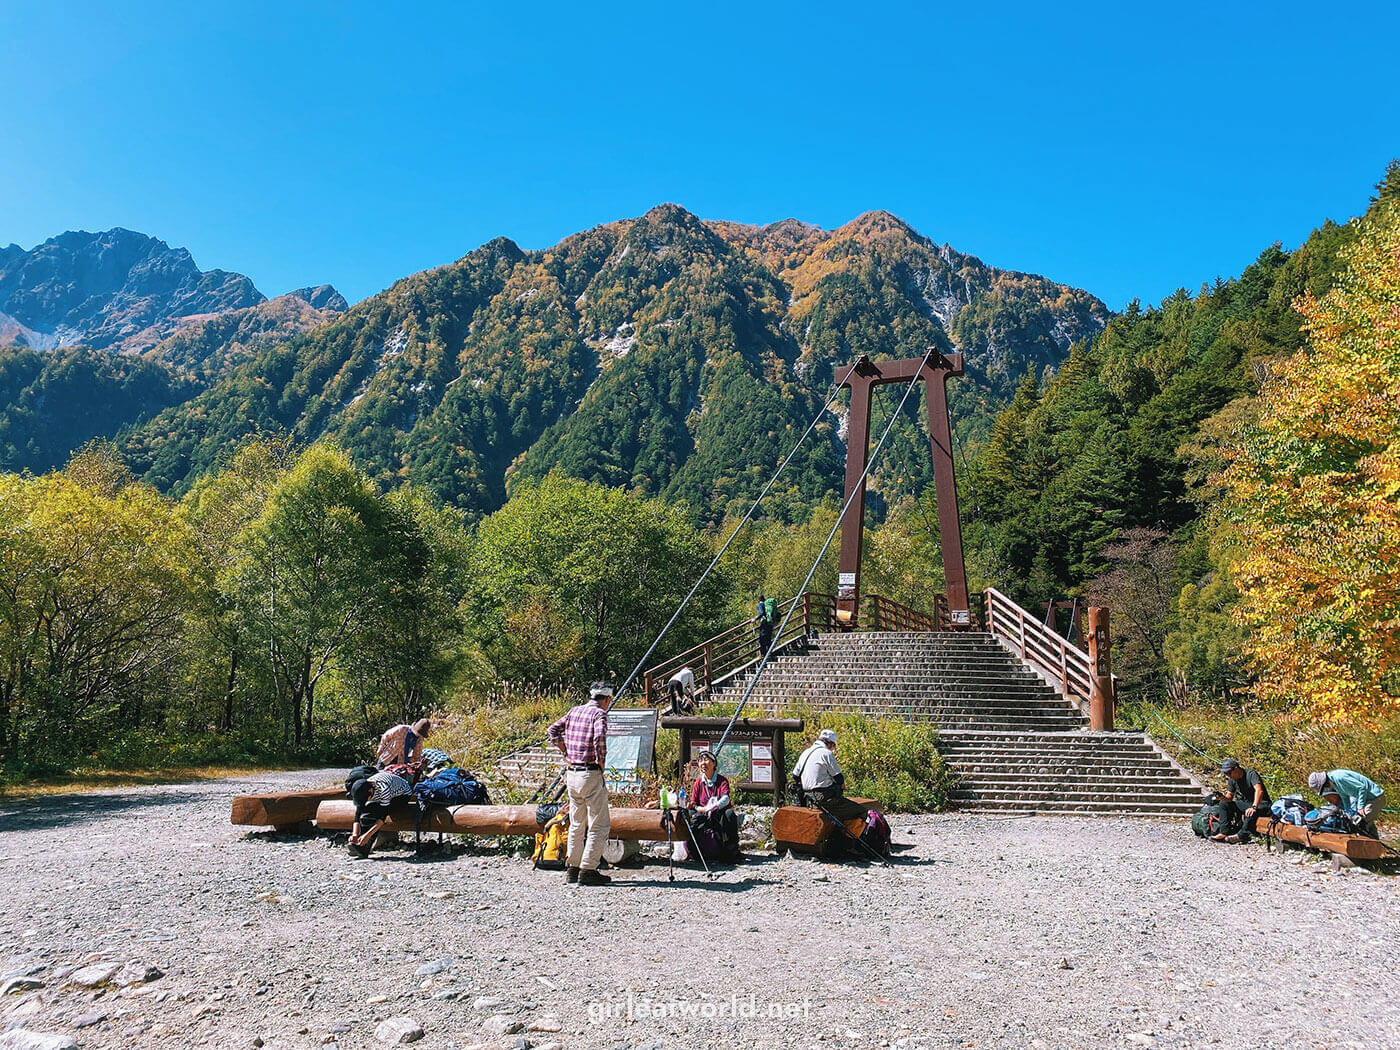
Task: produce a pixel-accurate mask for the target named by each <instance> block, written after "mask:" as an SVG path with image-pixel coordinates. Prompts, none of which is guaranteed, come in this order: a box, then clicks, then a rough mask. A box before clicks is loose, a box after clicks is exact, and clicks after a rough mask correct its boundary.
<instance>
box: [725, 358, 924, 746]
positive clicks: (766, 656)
mask: <svg viewBox="0 0 1400 1050" xmlns="http://www.w3.org/2000/svg"><path fill="white" fill-rule="evenodd" d="M936 352H937V351H936V350H935V349H934V348H932V347H930V348H929V351H928V353H926V354H924V359H923V360H922V361H921V362H919V367H918V368H917V369H915V371H914V378H913V379H911V380H910V381H909V385H908V386H907V387H906V388H905V390H904V396H903V397H901V398H900V399H899V405H898V407H896V408H895V410H894V412H893V413H892V414H891V415H890V421H889V423H888V424H886V426H885V432H884V433H883V434H881V435H880V441H879V443H878V444H877V445H876V446H875V451H873V452H872V453H871V454H870V458H869V460H867V462H866V464H865V470H863V471H862V472H861V475H860V480H859V481H857V482H856V484H855V486H854V487H853V488H852V489H851V494H850V496H848V497H847V498H846V503H845V505H844V506H843V507H842V508H841V513H840V514H838V515H836V523H835V524H834V525H832V526H831V531H830V532H828V533H827V534H826V542H825V543H823V544H822V549H821V550H820V551H818V552H817V557H816V559H815V560H814V561H813V562H812V567H811V568H810V569H808V570H807V578H806V579H805V580H803V581H802V586H801V587H799V588H797V597H796V598H794V599H793V600H792V604H791V605H789V606H788V611H787V615H786V616H784V617H783V622H782V623H781V624H780V625H779V626H778V629H777V630H776V631H775V632H773V638H774V640H777V639H779V638H781V637H782V636H783V632H784V631H785V630H787V625H788V622H789V621H790V620H791V619H792V614H793V613H794V612H796V611H797V604H798V603H799V602H800V601H802V595H803V594H805V593H806V591H807V586H808V585H809V584H810V583H811V582H812V577H813V576H815V575H816V573H817V566H819V565H820V564H821V563H822V559H823V558H824V557H826V552H827V548H829V547H830V546H831V541H832V540H833V539H834V538H835V536H836V530H837V529H839V528H840V527H841V523H842V522H843V521H845V520H846V514H847V513H848V512H849V511H850V509H851V504H852V503H854V502H855V499H856V496H858V495H859V494H860V492H861V487H862V486H863V485H864V484H865V479H866V478H867V477H868V476H869V474H870V469H871V468H872V467H874V466H875V460H877V459H878V458H879V457H880V451H881V449H883V448H884V447H885V441H886V440H887V439H888V438H889V436H890V431H892V430H893V429H894V424H895V421H896V420H898V419H899V414H900V412H902V411H903V410H904V403H905V402H906V401H908V400H909V395H910V394H911V393H913V392H914V388H915V387H916V386H918V385H919V380H920V379H921V378H922V377H923V373H924V367H925V366H926V365H927V364H928V359H929V357H930V356H932V355H933V354H934V353H936ZM848 375H849V373H848ZM847 454H849V449H847ZM773 649H774V647H773V646H769V648H768V651H767V652H766V653H762V654H761V659H760V660H759V662H758V667H757V668H755V669H754V673H753V678H752V679H750V680H749V684H748V688H746V689H745V690H744V695H743V696H742V697H740V699H739V706H738V707H736V708H735V709H734V714H733V715H731V716H730V718H729V724H728V725H727V726H725V727H724V732H723V733H722V734H721V735H720V738H719V743H718V744H716V745H715V746H714V748H713V750H714V753H715V757H716V758H718V757H719V753H720V749H721V748H723V747H724V744H725V741H727V740H728V739H729V733H730V731H731V730H732V729H733V728H734V723H735V722H737V721H738V720H739V715H740V714H742V713H743V710H744V705H745V704H747V703H748V702H749V697H750V696H752V695H753V691H754V688H755V687H756V686H757V685H758V680H759V678H760V677H762V675H763V671H764V669H765V668H766V667H767V666H768V661H769V660H771V659H772V657H773Z"/></svg>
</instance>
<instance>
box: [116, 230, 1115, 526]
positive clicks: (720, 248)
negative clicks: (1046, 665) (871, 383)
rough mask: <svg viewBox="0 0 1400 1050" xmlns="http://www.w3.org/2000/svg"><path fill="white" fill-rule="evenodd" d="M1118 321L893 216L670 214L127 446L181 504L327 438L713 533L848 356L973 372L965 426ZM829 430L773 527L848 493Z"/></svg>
mask: <svg viewBox="0 0 1400 1050" xmlns="http://www.w3.org/2000/svg"><path fill="white" fill-rule="evenodd" d="M1108 316H1109V315H1108V311H1107V310H1106V309H1105V307H1104V306H1103V304H1102V303H1100V302H1099V301H1098V300H1097V299H1095V298H1093V297H1092V296H1091V295H1089V294H1087V293H1085V292H1082V291H1078V290H1075V289H1071V288H1067V287H1064V286H1062V285H1057V284H1054V283H1053V282H1050V281H1048V280H1045V279H1043V278H1039V277H1033V276H1028V275H1025V274H1017V273H1010V272H1006V271H1000V270H996V269H993V268H991V267H988V266H986V265H984V264H983V263H981V262H980V261H978V260H976V259H974V258H972V257H970V256H965V255H962V254H961V253H958V252H956V251H954V250H952V249H950V248H948V247H946V246H945V247H938V246H937V245H935V244H934V243H933V242H931V241H930V240H928V239H927V238H925V237H922V236H921V235H919V234H917V233H916V232H915V231H913V230H911V229H910V228H909V227H908V226H907V225H905V224H904V223H902V222H900V221H899V220H898V219H896V218H894V217H893V216H890V215H888V214H885V213H879V212H875V213H870V214H867V215H863V216H861V217H860V218H858V219H857V220H855V221H854V222H852V223H849V224H847V225H846V226H844V227H842V228H840V229H838V230H835V231H822V230H818V229H816V228H814V227H809V226H805V225H803V224H800V223H797V222H794V221H791V220H789V221H786V222H782V223H777V224H775V225H772V226H768V227H763V228H757V227H747V226H740V225H736V224H732V223H709V222H704V221H702V220H700V219H698V218H696V217H695V216H693V215H691V214H690V213H688V212H686V211H685V210H684V209H682V208H679V207H677V206H675V205H661V206H659V207H657V208H654V209H652V210H651V211H650V212H648V213H647V214H646V215H644V216H642V217H640V218H638V219H635V220H628V221H623V222H616V223H610V224H607V225H604V226H599V227H596V228H594V229H592V230H588V231H586V232H584V233H580V234H577V235H575V236H572V237H569V238H567V239H565V240H564V241H562V242H560V243H559V244H557V245H555V246H554V247H552V248H548V249H545V250H543V251H537V252H526V251H522V250H521V249H519V248H518V247H517V246H516V245H514V244H513V243H511V242H510V241H508V240H505V239H498V240H495V241H492V242H490V243H488V244H486V245H483V246H482V247H481V248H478V249H477V250H475V251H473V252H471V253H469V254H468V255H467V256H465V257H464V258H463V259H461V260H459V261H458V262H456V263H453V264H451V265H449V266H444V267H440V268H438V269H435V270H430V271H426V272H424V273H420V274H415V275H413V276H412V277H409V278H406V279H404V280H402V281H400V282H398V283H397V284H395V285H394V286H393V287H392V288H390V289H388V290H387V291H386V292H384V293H382V294H381V295H378V296H375V297H373V298H372V299H369V300H366V301H365V302H363V303H360V304H359V305H357V306H356V307H354V308H353V309H351V310H349V311H347V312H346V313H345V314H344V315H342V316H341V317H339V318H337V319H335V320H333V321H331V322H330V323H328V324H326V325H324V326H322V327H320V328H318V329H316V330H315V331H314V332H312V333H310V334H306V335H301V336H298V337H295V338H293V339H291V340H289V341H287V342H285V343H282V344H280V345H277V346H273V347H265V348H262V349H259V350H257V351H256V352H255V353H254V354H253V355H252V357H251V358H249V359H248V360H247V361H246V362H244V363H243V364H240V365H236V366H235V367H234V368H233V370H232V371H231V372H230V373H229V374H228V375H226V376H225V377H224V378H223V379H221V380H219V381H218V382H217V383H215V384H214V386H212V387H211V388H210V389H209V390H207V391H205V392H204V393H202V394H201V395H199V396H198V397H196V398H194V399H193V400H191V401H190V402H188V403H187V404H184V405H181V406H179V407H176V408H172V409H169V410H167V411H166V412H164V413H162V414H161V415H159V416H158V417H156V418H155V419H153V420H152V421H150V422H149V423H148V424H146V425H144V426H142V427H140V428H139V429H138V430H136V431H135V432H134V433H132V434H130V435H129V436H128V438H127V439H126V441H125V448H126V450H127V452H128V453H129V455H130V457H131V459H132V461H133V464H134V466H135V468H136V469H137V471H138V473H141V474H143V475H145V476H146V477H148V478H149V479H150V480H152V481H154V482H155V483H156V484H158V485H161V486H164V487H173V488H176V489H181V488H183V487H184V486H186V485H188V484H189V483H190V481H191V480H192V479H193V478H194V477H196V476H198V475H199V474H200V473H202V472H204V471H207V470H208V469H209V468H210V467H211V466H213V465H214V464H215V463H216V462H217V461H218V460H219V458H220V457H221V456H224V455H226V454H227V452H228V451H229V450H230V449H231V448H233V447H235V446H236V445H237V443H238V442H239V441H240V440H241V439H242V438H244V437H246V436H248V435H249V434H251V433H255V432H258V431H267V430H286V431H289V432H290V433H291V434H292V435H293V436H294V438H297V439H300V440H303V441H310V440H314V439H316V438H319V437H322V436H330V437H334V438H336V439H337V440H339V441H340V442H341V443H342V444H343V445H345V447H346V448H347V449H349V450H350V451H351V452H352V454H354V456H355V457H356V460H357V461H358V462H360V463H361V464H363V465H364V466H365V467H366V468H367V469H369V470H371V471H372V472H373V473H374V474H376V475H377V476H379V477H380V478H381V479H383V480H390V479H410V480H414V481H418V482H421V483H424V484H426V485H428V486H430V487H431V488H433V489H434V490H435V491H437V492H438V493H439V494H440V495H442V496H443V497H445V498H447V499H449V500H452V501H454V502H456V503H458V504H459V505H461V506H462V507H464V508H465V509H467V510H469V511H472V512H485V511H489V510H492V509H495V508H496V507H498V506H500V505H501V503H502V502H503V501H504V499H505V497H506V492H507V487H508V484H509V478H525V477H538V476H541V475H543V474H544V473H546V472H548V471H549V470H550V469H552V468H555V467H559V468H562V469H563V470H565V471H566V472H568V473H570V474H573V475H575V476H578V477H582V478H585V479H588V480H597V481H603V482H606V483H609V484H613V485H622V486H625V487H628V488H631V489H634V490H636V491H639V492H643V493H647V494H664V495H667V496H670V497H673V498H680V499H684V500H685V501H687V502H688V503H689V504H690V505H691V506H692V507H693V508H694V509H695V510H696V511H697V513H698V514H699V516H700V517H701V518H702V519H705V520H712V519H714V518H717V517H718V516H720V515H721V514H722V513H723V512H724V509H725V505H726V503H727V502H728V501H729V500H732V499H735V498H739V497H742V496H747V495H749V494H751V493H752V492H753V491H754V488H755V486H754V480H755V479H756V478H757V477H759V476H761V475H763V474H765V473H766V472H768V471H771V469H772V468H773V467H774V466H775V465H776V462H777V460H778V458H779V456H780V455H781V454H782V452H783V451H784V450H785V449H786V447H787V446H788V444H789V443H790V442H791V441H792V440H795V438H796V436H797V434H798V433H800V430H801V428H802V427H803V426H805V425H806V423H807V421H808V420H809V419H810V418H811V415H812V414H813V413H814V412H815V410H816V409H817V407H818V406H819V405H820V404H821V398H822V395H823V394H824V392H825V391H826V390H827V389H828V387H829V384H830V383H831V381H832V376H833V369H834V368H835V367H837V366H838V365H840V364H844V363H846V362H849V361H850V360H852V359H853V358H854V357H856V356H857V355H859V354H862V353H869V354H872V355H875V356H901V357H902V356H917V355H919V354H922V353H923V352H924V350H925V349H926V348H927V347H929V346H931V345H932V346H939V347H942V348H944V349H961V350H964V351H965V353H966V354H967V363H968V369H969V380H968V381H966V382H965V383H964V384H961V386H962V392H961V397H960V399H959V402H958V409H959V411H961V412H962V413H963V415H964V416H970V415H972V414H975V413H978V412H980V411H984V409H983V408H982V407H981V405H979V401H980V402H983V403H985V404H986V405H991V406H996V405H999V404H1003V403H1004V399H1005V398H1006V397H1009V394H1010V392H1011V390H1012V389H1013V388H1014V384H1015V382H1016V380H1017V379H1018V378H1019V376H1020V375H1021V374H1022V373H1024V372H1025V371H1026V370H1027V369H1031V370H1033V371H1035V372H1036V373H1037V374H1039V373H1040V372H1042V371H1043V370H1045V369H1046V368H1053V366H1055V365H1057V364H1058V362H1059V361H1060V360H1061V359H1062V358H1063V357H1064V355H1065V354H1066V353H1067V352H1068V350H1069V347H1070V345H1071V344H1072V343H1073V342H1074V341H1076V340H1081V339H1085V338H1088V337H1091V336H1093V335H1094V334H1096V333H1097V332H1098V331H1099V330H1101V329H1102V327H1103V325H1104V324H1105V323H1106V321H1107V319H1108ZM840 425H841V419H840V416H839V413H838V414H834V415H833V416H831V417H829V420H828V422H827V423H826V424H824V425H823V427H822V428H821V430H820V432H819V434H818V440H816V441H814V442H813V443H812V444H811V445H810V446H809V448H808V449H807V450H806V452H805V454H804V456H803V457H802V459H801V461H800V462H798V463H796V464H794V469H793V472H792V474H791V475H790V481H789V487H788V489H787V491H786V492H785V493H783V494H780V498H779V500H778V501H777V503H776V506H778V507H779V508H781V506H782V503H783V499H784V498H786V499H787V500H788V501H789V502H790V505H791V506H792V508H793V512H794V513H796V507H797V505H808V504H810V502H811V501H812V500H813V499H815V498H819V497H821V496H822V495H824V494H827V493H829V492H832V491H836V490H838V489H839V485H840V457H841V455H842V446H841V435H840ZM924 440H926V439H924V438H922V437H921V436H920V434H919V432H918V431H915V430H914V429H913V428H912V427H905V428H904V432H903V433H902V435H901V438H900V440H899V441H897V442H896V443H895V447H894V448H893V449H892V453H891V456H890V457H889V459H888V461H887V463H886V466H885V470H884V471H883V473H882V476H881V479H880V483H881V485H883V488H884V490H885V492H886V494H887V495H897V494H900V493H905V492H911V491H915V490H917V489H920V488H921V487H922V484H923V481H924V480H925V477H926V475H927V473H928V468H927V461H928V453H927V449H926V447H923V446H922V442H923V441H924ZM508 475H509V478H508Z"/></svg>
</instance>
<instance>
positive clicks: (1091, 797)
mask: <svg viewBox="0 0 1400 1050" xmlns="http://www.w3.org/2000/svg"><path fill="white" fill-rule="evenodd" d="M1202 797H1203V796H1202V795H1201V793H1200V792H1199V791H1196V790H1195V789H1190V790H1187V789H1178V790H1174V791H1173V790H1166V789H1162V788H1141V789H1133V788H1131V787H1124V788H1121V789H1120V788H1117V787H1115V786H1114V785H1112V784H1099V785H1080V784H1075V785H1069V786H1059V787H1054V786H1049V787H1045V788H1026V789H1024V790H1020V791H1017V790H1013V789H1007V790H1000V789H997V788H982V787H967V788H965V787H962V786H959V787H957V788H955V789H954V790H953V791H951V792H949V798H953V799H958V800H960V801H978V802H985V801H995V802H1029V801H1032V800H1040V801H1049V802H1056V803H1065V802H1110V801H1111V802H1130V803H1152V804H1153V805H1156V804H1157V803H1160V802H1169V803H1178V802H1182V803H1185V802H1190V801H1192V800H1193V799H1194V800H1195V802H1196V808H1197V809H1199V808H1200V805H1201V801H1200V800H1201V798H1202Z"/></svg>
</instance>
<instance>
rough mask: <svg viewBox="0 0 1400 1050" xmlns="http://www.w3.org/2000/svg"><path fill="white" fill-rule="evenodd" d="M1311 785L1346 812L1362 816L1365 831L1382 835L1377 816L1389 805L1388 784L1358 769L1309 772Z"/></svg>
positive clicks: (1374, 834) (1309, 785)
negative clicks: (1386, 786)
mask: <svg viewBox="0 0 1400 1050" xmlns="http://www.w3.org/2000/svg"><path fill="white" fill-rule="evenodd" d="M1308 787H1310V788H1312V789H1313V790H1314V791H1316V792H1317V793H1318V794H1319V795H1321V796H1322V797H1323V798H1324V799H1326V800H1327V801H1328V803H1330V804H1331V805H1333V806H1336V807H1337V808H1338V809H1340V810H1342V811H1343V812H1344V813H1349V814H1351V815H1352V816H1355V817H1360V818H1361V823H1362V828H1363V830H1364V831H1365V833H1366V834H1368V835H1371V836H1372V837H1378V836H1377V835H1376V820H1377V818H1378V817H1380V815H1381V810H1383V809H1384V808H1385V788H1383V787H1381V786H1380V785H1379V784H1377V783H1376V782H1375V781H1374V780H1372V779H1371V778H1370V777H1368V776H1366V775H1365V774H1362V773H1358V772H1356V770H1354V769H1333V770H1331V771H1329V772H1325V773H1324V772H1320V771H1319V772H1316V773H1309V774H1308Z"/></svg>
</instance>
